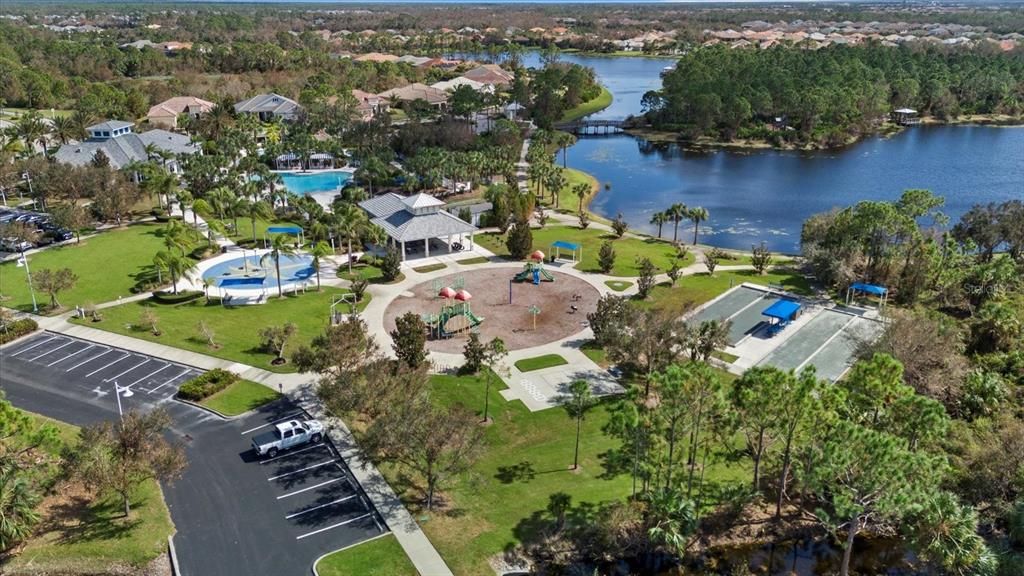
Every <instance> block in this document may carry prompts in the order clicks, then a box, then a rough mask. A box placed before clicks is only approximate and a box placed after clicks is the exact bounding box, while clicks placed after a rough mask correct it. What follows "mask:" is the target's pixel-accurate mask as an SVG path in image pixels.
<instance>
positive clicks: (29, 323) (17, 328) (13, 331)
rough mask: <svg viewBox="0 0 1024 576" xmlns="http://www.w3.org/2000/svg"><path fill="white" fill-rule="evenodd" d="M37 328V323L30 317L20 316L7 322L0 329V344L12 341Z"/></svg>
mask: <svg viewBox="0 0 1024 576" xmlns="http://www.w3.org/2000/svg"><path fill="white" fill-rule="evenodd" d="M38 328H39V325H38V324H36V321H35V320H33V319H31V318H22V319H21V320H15V321H13V322H10V323H7V324H5V325H4V327H3V329H0V344H7V343H8V342H13V341H15V340H17V339H18V338H21V337H22V336H25V335H26V334H31V333H32V332H35V331H36V330H37V329H38Z"/></svg>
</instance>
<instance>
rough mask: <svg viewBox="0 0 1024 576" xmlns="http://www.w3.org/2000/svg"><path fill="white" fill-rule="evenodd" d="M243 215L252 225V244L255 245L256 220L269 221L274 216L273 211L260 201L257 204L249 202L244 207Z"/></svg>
mask: <svg viewBox="0 0 1024 576" xmlns="http://www.w3.org/2000/svg"><path fill="white" fill-rule="evenodd" d="M244 214H245V215H246V216H247V217H248V218H249V221H250V222H251V223H252V243H253V244H255V243H256V220H257V219H263V220H266V219H269V218H272V217H273V216H274V211H273V210H271V209H270V205H268V204H267V203H266V202H264V201H262V200H260V201H257V202H249V203H248V204H246V206H245V212H244Z"/></svg>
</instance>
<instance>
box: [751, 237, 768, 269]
mask: <svg viewBox="0 0 1024 576" xmlns="http://www.w3.org/2000/svg"><path fill="white" fill-rule="evenodd" d="M771 263H772V253H771V252H769V251H768V246H767V245H765V243H764V242H761V245H760V246H751V249H750V264H751V265H752V266H753V267H754V270H755V271H756V272H757V273H758V274H764V271H765V269H767V268H768V266H769V265H770V264H771Z"/></svg>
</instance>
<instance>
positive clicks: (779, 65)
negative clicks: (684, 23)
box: [643, 43, 1024, 147]
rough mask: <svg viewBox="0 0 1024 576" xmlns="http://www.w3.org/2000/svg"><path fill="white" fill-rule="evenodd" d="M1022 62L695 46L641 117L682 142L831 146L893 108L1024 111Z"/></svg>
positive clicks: (951, 52)
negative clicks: (712, 140) (677, 135)
mask: <svg viewBox="0 0 1024 576" xmlns="http://www.w3.org/2000/svg"><path fill="white" fill-rule="evenodd" d="M1022 91H1024V56H1022V55H1021V53H1019V52H1017V53H1014V52H1011V53H997V54H992V53H987V52H984V51H982V50H965V49H958V48H950V47H944V46H933V47H911V46H903V47H899V48H890V47H885V46H881V45H880V44H875V43H869V44H866V45H863V46H830V47H826V48H822V49H820V50H806V49H803V48H799V47H789V46H775V47H772V48H770V49H767V50H731V49H729V48H727V47H723V46H713V47H708V48H699V49H695V50H692V51H690V52H688V53H687V54H685V55H684V56H683V57H682V58H681V59H680V60H679V62H678V64H677V65H676V67H675V69H674V70H672V71H671V72H669V73H667V74H666V75H665V76H664V79H663V83H662V88H661V89H660V90H654V91H651V92H648V93H647V94H645V95H644V97H643V105H644V109H645V113H644V120H645V121H646V122H647V123H649V124H650V125H651V127H653V128H655V129H657V130H666V131H671V132H679V133H680V134H681V135H682V136H684V137H686V138H690V139H693V138H698V137H712V138H715V139H723V140H732V139H734V138H744V139H757V140H767V141H770V142H773V143H774V144H777V145H782V144H789V145H798V146H807V145H810V146H820V147H831V146H838V145H842V144H845V143H848V142H849V141H850V140H851V139H855V138H857V137H859V136H862V135H864V134H868V133H871V132H874V131H876V130H877V129H878V128H879V126H880V124H881V123H882V122H883V121H884V120H885V119H886V118H887V117H888V115H889V113H890V112H891V111H892V110H893V109H896V108H903V107H909V108H913V109H916V110H917V111H918V112H919V113H920V114H921V115H924V116H932V117H935V118H938V119H940V120H947V119H955V118H957V117H958V116H960V115H963V114H1006V115H1011V116H1019V115H1020V114H1021V112H1022V111H1024V99H1022V98H1021V94H1022Z"/></svg>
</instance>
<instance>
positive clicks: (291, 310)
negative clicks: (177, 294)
mask: <svg viewBox="0 0 1024 576" xmlns="http://www.w3.org/2000/svg"><path fill="white" fill-rule="evenodd" d="M344 292H348V290H344V289H337V288H328V287H324V289H323V291H322V292H316V291H313V290H310V291H309V292H306V293H305V294H301V293H300V294H299V295H298V296H291V295H285V297H284V298H283V299H279V298H276V297H274V298H271V299H270V300H269V301H268V302H267V303H266V304H257V305H252V306H239V307H236V308H226V307H223V306H221V305H220V304H219V303H217V300H213V301H212V302H211V303H210V304H206V301H205V300H204V299H203V298H200V299H198V300H195V301H193V302H189V303H188V304H180V305H177V306H167V305H161V304H155V303H153V302H151V301H143V302H132V303H129V304H125V305H122V306H115V307H113V308H107V309H105V310H103V321H102V322H89V321H87V322H83V323H84V324H85V325H86V326H89V327H90V328H99V329H101V330H109V331H111V332H117V333H119V334H126V335H128V336H134V337H135V338H142V339H144V340H149V341H152V342H159V343H161V344H166V345H168V346H175V347H177V348H184V349H185V350H191V351H193V352H199V353H201V354H208V355H210V356H216V357H218V358H224V359H226V360H233V361H235V362H241V363H243V364H248V365H250V366H256V367H259V368H264V369H266V370H272V371H274V372H294V371H295V369H294V368H293V367H292V365H291V363H288V364H285V365H283V366H273V365H271V364H270V361H271V360H273V354H269V353H267V352H264V351H263V350H261V349H260V339H259V334H258V333H259V330H260V329H261V328H265V327H267V326H272V325H283V324H284V323H285V322H293V323H295V324H296V325H297V326H298V328H299V330H298V333H297V334H296V335H295V337H293V338H292V339H291V341H290V342H289V344H288V346H287V348H286V350H285V355H286V356H287V355H288V354H290V353H291V352H292V351H294V350H295V349H296V348H298V346H299V345H300V344H304V343H307V342H309V341H310V340H311V339H312V338H313V337H314V336H316V335H317V334H319V333H320V332H321V331H323V329H324V328H325V327H326V326H327V323H328V314H329V313H330V306H331V301H332V297H334V296H336V295H338V294H341V293H344ZM369 301H370V295H369V294H364V295H363V301H362V302H360V303H359V305H358V307H357V308H358V309H359V310H363V309H365V308H366V305H367V304H368V303H369ZM146 308H149V309H151V310H153V311H154V312H155V313H156V315H157V317H158V322H157V327H158V328H159V330H160V332H161V334H160V336H154V335H153V334H152V333H151V332H149V331H147V330H138V329H136V328H135V327H134V324H136V323H138V322H139V315H140V313H141V312H142V311H143V310H144V309H146ZM343 308H344V312H346V313H347V312H348V307H347V305H346V306H344V307H343ZM200 320H202V321H205V322H206V324H207V325H208V326H209V327H210V328H212V329H213V332H214V334H215V337H214V341H215V342H216V343H217V344H218V345H219V346H220V347H219V348H217V349H212V348H210V347H209V346H207V344H206V342H205V341H204V340H203V339H202V338H201V337H200V335H199V332H198V330H197V328H196V326H197V325H198V323H199V321H200Z"/></svg>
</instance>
